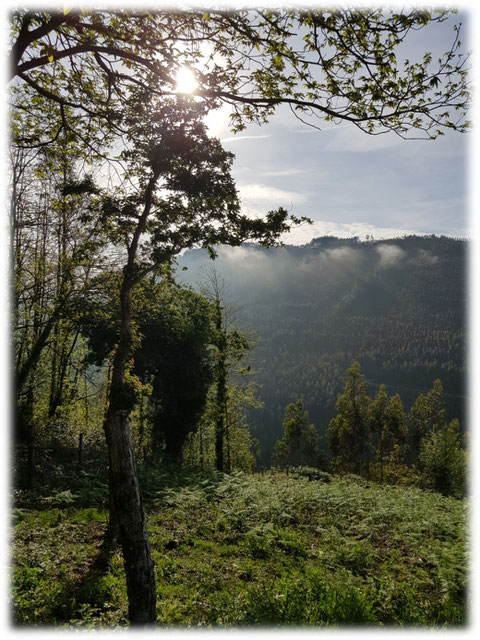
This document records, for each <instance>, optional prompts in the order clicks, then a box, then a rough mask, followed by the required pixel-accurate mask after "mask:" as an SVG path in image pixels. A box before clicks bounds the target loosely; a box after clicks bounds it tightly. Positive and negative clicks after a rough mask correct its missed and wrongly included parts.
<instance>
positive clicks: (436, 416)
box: [407, 379, 446, 460]
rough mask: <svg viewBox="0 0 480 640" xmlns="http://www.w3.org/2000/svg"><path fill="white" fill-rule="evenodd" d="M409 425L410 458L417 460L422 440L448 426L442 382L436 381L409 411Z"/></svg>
mask: <svg viewBox="0 0 480 640" xmlns="http://www.w3.org/2000/svg"><path fill="white" fill-rule="evenodd" d="M407 425H408V434H409V444H410V447H409V448H410V456H411V457H412V459H413V460H416V458H417V456H418V454H419V453H420V448H421V441H422V439H423V438H428V437H429V436H430V435H431V434H432V433H434V432H436V431H439V430H440V429H442V428H444V427H445V426H446V411H445V406H444V400H443V387H442V383H441V382H440V380H438V379H437V380H435V381H434V383H433V386H432V388H431V389H430V390H429V391H428V392H427V393H426V394H425V395H424V394H420V395H419V396H418V397H417V399H416V400H415V402H414V403H413V405H412V407H411V409H410V411H409V414H408V417H407Z"/></svg>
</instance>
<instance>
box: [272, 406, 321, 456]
mask: <svg viewBox="0 0 480 640" xmlns="http://www.w3.org/2000/svg"><path fill="white" fill-rule="evenodd" d="M282 426H283V436H282V438H281V439H280V440H278V441H277V443H276V445H275V448H274V451H273V459H274V461H275V462H276V463H278V464H279V465H280V466H281V467H283V468H285V467H286V466H287V465H288V464H291V465H294V466H297V467H298V466H300V465H301V464H307V465H314V464H315V463H316V462H317V460H316V459H317V456H318V443H317V432H316V430H315V426H314V425H313V424H312V423H311V422H309V419H308V411H306V410H305V409H304V407H303V402H302V400H300V399H299V400H297V401H296V402H291V403H290V404H288V405H287V406H286V408H285V416H284V419H283V423H282Z"/></svg>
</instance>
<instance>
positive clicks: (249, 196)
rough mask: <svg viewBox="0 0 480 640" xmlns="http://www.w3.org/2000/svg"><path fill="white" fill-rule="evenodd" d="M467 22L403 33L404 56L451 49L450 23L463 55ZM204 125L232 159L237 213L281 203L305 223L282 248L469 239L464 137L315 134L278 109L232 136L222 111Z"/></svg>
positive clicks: (331, 129)
mask: <svg viewBox="0 0 480 640" xmlns="http://www.w3.org/2000/svg"><path fill="white" fill-rule="evenodd" d="M469 17H470V14H469V12H468V11H465V10H462V11H461V12H460V14H459V15H457V16H455V17H454V18H453V19H452V20H451V21H449V22H448V23H443V24H436V25H432V26H431V27H429V28H427V29H424V30H421V31H419V32H417V33H414V34H412V37H411V39H410V42H409V43H405V45H404V53H405V56H404V57H405V58H409V59H410V60H412V59H413V56H414V55H415V54H417V55H418V54H420V56H419V57H421V56H423V53H425V52H427V51H430V52H432V53H433V54H434V59H435V53H438V54H441V53H443V52H444V51H446V50H448V48H449V46H450V45H451V43H452V42H453V37H454V32H453V24H454V23H458V22H462V25H463V26H462V31H464V33H463V37H462V42H463V43H464V44H465V45H466V46H465V49H466V48H467V47H468V23H469ZM315 123H316V124H318V121H317V120H316V121H315ZM208 124H209V128H210V132H211V134H212V135H215V136H216V137H219V138H220V139H221V140H222V143H223V145H224V147H225V148H226V149H228V150H229V151H231V152H233V153H234V154H235V156H236V159H235V162H234V168H233V175H234V177H235V179H236V182H237V188H238V190H239V192H240V195H241V199H242V204H243V208H244V211H245V212H247V213H248V214H250V215H262V214H264V213H265V212H266V211H268V210H270V209H275V208H277V207H279V206H283V207H285V208H286V209H288V210H289V211H291V213H292V214H294V215H296V216H307V217H309V218H310V219H311V220H313V222H314V223H313V225H308V224H303V225H301V227H299V228H297V229H295V230H293V231H292V232H290V234H288V235H287V236H285V237H284V240H285V241H287V242H288V243H290V244H302V243H304V242H308V241H309V240H310V239H311V238H312V237H315V236H319V235H325V234H329V235H338V236H340V237H347V236H352V235H358V236H360V237H365V236H366V235H367V234H368V235H373V237H375V238H385V237H397V236H401V235H404V234H406V233H419V234H420V233H426V234H431V233H434V234H437V235H442V234H445V235H449V236H458V237H469V236H470V228H469V181H468V174H469V159H470V137H471V136H470V134H460V133H456V132H449V133H447V134H446V135H445V136H444V137H440V138H437V139H436V140H407V141H405V140H402V139H401V138H400V137H398V136H397V135H395V134H393V133H392V134H385V135H381V136H369V135H368V134H366V133H364V132H362V131H360V130H359V129H357V128H356V127H355V126H353V125H351V124H340V125H334V124H332V123H325V126H324V127H323V125H322V129H323V130H322V131H317V130H316V129H314V128H311V127H307V126H305V124H303V123H302V122H300V121H298V120H297V119H296V118H295V117H294V116H293V114H292V113H291V111H290V109H289V108H288V107H284V108H280V109H278V110H277V112H276V114H275V115H274V116H273V117H272V119H271V121H270V122H269V124H267V125H262V126H258V125H248V126H247V128H246V129H245V130H244V131H242V132H240V133H238V134H236V135H233V134H232V133H231V131H230V130H229V128H228V108H224V109H222V110H220V111H216V112H212V113H211V114H210V116H209V117H208Z"/></svg>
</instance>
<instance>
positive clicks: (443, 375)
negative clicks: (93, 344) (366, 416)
mask: <svg viewBox="0 0 480 640" xmlns="http://www.w3.org/2000/svg"><path fill="white" fill-rule="evenodd" d="M467 248H468V242H467V241H465V240H457V239H453V238H447V237H444V236H442V237H436V236H409V237H405V238H397V239H391V240H379V241H375V240H373V239H369V240H367V241H364V242H361V241H359V240H358V238H351V239H339V238H335V237H330V236H326V237H322V238H316V239H314V240H312V241H311V242H310V243H309V244H308V245H304V246H301V247H298V246H284V247H276V248H270V249H263V248H261V247H259V246H256V245H247V246H242V247H220V248H219V249H218V256H217V258H216V259H215V261H214V265H215V269H216V271H217V274H218V277H219V278H220V279H221V280H223V282H224V285H225V291H226V293H225V301H226V302H227V303H230V304H231V305H232V306H233V308H235V309H236V311H235V312H234V315H235V318H236V322H237V323H238V326H239V328H241V329H242V330H251V331H253V332H254V333H255V334H256V335H257V336H258V340H259V343H258V345H257V346H256V347H255V349H254V350H253V353H252V360H253V366H252V370H253V371H254V374H253V375H252V376H251V379H253V380H254V381H255V382H256V383H257V384H258V391H257V393H258V396H259V397H260V398H261V400H262V401H263V402H264V407H263V409H260V410H258V409H257V410H255V411H252V412H251V415H250V420H251V422H252V433H253V434H254V435H255V436H256V437H257V438H258V439H259V440H260V444H261V448H260V458H261V460H262V462H263V463H264V464H269V463H270V455H271V450H272V447H273V445H274V443H275V441H276V440H277V439H278V437H279V436H280V435H281V423H282V416H283V412H284V409H285V406H286V404H288V403H289V402H294V401H295V400H296V399H298V398H302V400H303V401H304V404H305V407H306V409H307V410H308V412H309V415H310V419H311V420H312V422H313V423H314V424H315V427H316V429H317V431H318V433H319V434H320V436H321V437H322V438H323V437H324V435H325V430H326V426H327V424H328V421H329V420H330V419H331V418H332V416H333V415H334V414H335V402H336V399H337V396H338V394H339V393H340V392H341V391H342V390H343V384H344V374H345V371H346V369H347V367H348V366H349V364H350V363H351V362H352V360H357V361H358V362H359V363H360V366H361V368H362V372H363V373H364V375H365V377H366V381H367V387H368V390H369V392H370V393H371V394H374V393H376V391H377V390H378V387H379V385H380V384H381V383H385V384H386V387H387V390H388V393H389V394H390V393H391V394H394V393H396V392H398V393H399V394H400V395H401V398H402V401H403V403H404V406H405V409H408V408H409V407H410V406H411V405H412V403H413V402H414V400H415V398H416V397H417V396H418V394H419V393H425V392H426V391H427V390H428V389H429V388H430V387H431V386H432V383H433V381H434V380H435V379H437V378H439V379H440V380H441V382H442V384H443V388H444V393H445V401H446V408H447V413H448V416H449V417H450V418H453V417H459V418H460V422H461V426H462V428H464V427H465V424H464V423H465V400H466V362H465V358H466V335H465V330H466V302H467V301H466V264H467V263H466V261H467ZM178 264H179V268H178V270H177V277H178V278H179V279H181V280H182V281H184V282H185V283H187V284H190V285H191V286H193V287H194V288H200V287H201V286H203V285H204V284H205V282H206V279H208V278H207V274H208V271H209V269H210V268H211V266H212V262H211V260H210V259H209V257H208V254H207V252H206V251H204V250H194V251H189V252H187V253H185V254H184V255H183V256H182V257H181V258H180V259H179V262H178ZM185 267H186V268H187V269H186V270H184V268H185ZM325 446H326V445H325Z"/></svg>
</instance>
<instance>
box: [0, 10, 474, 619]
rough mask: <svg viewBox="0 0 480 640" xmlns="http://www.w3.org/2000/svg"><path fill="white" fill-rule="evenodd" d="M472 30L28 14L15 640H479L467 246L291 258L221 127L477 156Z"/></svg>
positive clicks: (19, 158)
mask: <svg viewBox="0 0 480 640" xmlns="http://www.w3.org/2000/svg"><path fill="white" fill-rule="evenodd" d="M454 14H455V12H453V13H452V12H450V11H443V10H438V11H432V12H429V11H426V10H415V9H411V10H410V9H408V10H402V11H398V12H397V11H396V10H388V11H383V10H381V9H371V10H370V9H369V10H361V11H360V10H353V9H338V10H328V11H325V10H320V9H318V10H316V9H308V10H307V9H291V10H266V9H255V10H238V11H237V10H235V11H224V10H219V9H207V10H204V9H196V8H190V9H185V10H178V11H173V10H166V9H165V10H163V9H162V10H154V11H147V10H143V9H141V10H138V11H133V10H127V9H112V10H96V9H73V8H71V7H65V8H64V9H63V10H56V9H46V10H37V9H35V10H31V9H25V8H22V9H15V10H13V11H12V12H11V14H10V16H9V18H10V25H9V28H10V31H9V50H8V53H9V70H10V73H9V87H8V107H9V129H10V130H9V148H8V160H9V191H8V196H9V205H10V209H9V211H10V247H9V249H10V267H11V274H10V278H9V286H10V309H11V314H10V338H11V362H10V367H11V375H12V380H13V389H14V394H13V407H12V415H13V420H12V425H11V436H12V437H11V451H10V460H11V487H10V493H11V496H10V505H11V535H10V540H9V544H10V556H11V567H10V569H11V570H10V602H11V623H12V624H13V625H14V626H15V627H17V628H23V629H24V628H25V627H29V626H35V627H42V626H54V627H59V628H70V629H71V628H77V627H94V628H99V627H105V626H106V627H128V626H132V627H141V628H147V629H152V628H155V627H167V628H172V627H175V628H176V627H198V626H204V627H219V626H223V627H245V626H246V625H263V626H265V625H274V626H288V625H291V626H312V625H323V626H334V627H338V626H344V625H352V624H355V625H358V624H363V625H376V626H379V625H380V626H382V625H398V626H406V625H411V626H419V625H421V626H425V627H428V628H441V627H445V626H459V625H464V624H465V623H466V622H467V620H468V605H469V591H468V583H467V576H468V571H467V570H468V566H467V557H468V548H467V533H468V532H467V518H466V512H467V507H468V486H467V485H468V483H467V440H468V428H467V424H466V413H465V407H464V404H465V403H464V400H465V396H466V395H467V394H466V392H465V389H466V359H465V344H466V326H465V318H466V287H465V282H466V275H465V270H466V266H465V265H466V252H467V246H468V243H467V242H466V241H460V240H455V239H452V238H446V237H443V236H442V237H436V236H428V237H421V236H409V237H404V238H402V239H394V240H389V241H375V240H374V239H370V240H368V241H367V242H360V241H359V239H358V238H351V239H344V240H342V239H338V238H334V237H323V238H316V239H314V240H312V242H311V243H310V244H309V245H305V246H303V247H289V246H285V247H284V246H279V245H280V238H281V236H282V234H284V233H286V232H287V231H288V230H289V229H291V228H292V227H293V226H296V225H298V224H301V223H308V222H309V220H308V219H305V218H303V217H298V216H296V215H295V214H294V213H292V212H291V211H290V210H287V209H286V208H284V207H283V206H277V207H276V208H272V209H270V210H265V211H264V212H263V214H262V215H258V216H257V215H252V213H251V212H250V211H248V210H245V209H244V207H243V205H242V202H241V199H240V196H239V191H238V189H237V186H236V183H235V179H234V177H233V163H234V155H233V154H232V153H231V152H229V151H226V150H225V149H224V147H223V145H222V142H221V141H220V140H219V139H218V138H215V137H213V136H212V135H211V134H210V131H209V128H208V126H207V124H206V120H205V119H206V116H207V115H208V114H210V113H212V112H215V110H216V109H219V108H220V107H221V106H222V105H229V107H230V109H231V112H230V127H231V131H232V134H234V135H235V134H237V133H239V132H241V131H243V130H244V129H248V126H249V125H251V124H262V123H263V124H265V123H267V122H268V121H269V120H271V119H273V118H274V117H275V111H276V109H277V107H280V106H282V105H283V106H288V107H289V108H290V110H291V111H292V117H297V118H298V119H300V121H301V122H302V123H304V122H305V121H306V122H307V124H308V125H309V126H313V127H315V126H317V122H318V121H319V120H323V121H325V122H327V123H332V124H333V125H337V124H339V123H342V122H348V123H350V124H351V125H352V126H356V127H357V128H358V129H359V130H360V131H361V132H363V134H364V135H366V136H368V135H374V134H378V133H386V132H391V133H394V134H397V135H399V136H400V137H402V138H405V137H408V134H409V133H412V135H414V136H420V137H425V138H426V139H428V140H431V141H434V140H435V138H437V137H438V136H440V135H444V131H449V132H451V133H455V134H458V135H460V134H462V133H465V132H466V131H467V130H468V128H469V123H468V120H467V111H468V104H469V77H468V56H465V54H464V53H463V50H462V48H461V41H460V27H459V26H458V27H457V26H456V27H455V29H454V30H453V31H452V40H451V42H449V43H448V44H447V48H448V50H447V51H446V53H445V54H444V56H443V57H442V58H440V59H438V60H433V59H432V56H431V55H430V54H428V53H425V54H424V55H423V56H420V57H419V58H418V59H415V60H411V61H410V60H405V61H402V62H401V61H400V59H398V60H397V57H396V55H395V53H396V51H397V49H398V48H399V47H401V45H402V44H403V43H404V41H405V40H406V39H408V38H409V37H412V38H415V36H416V35H417V33H418V32H420V33H421V31H422V29H424V28H426V27H429V28H435V27H436V26H437V25H438V24H440V23H441V22H443V21H445V20H448V19H454V18H455V15H454ZM300 36H301V37H300ZM400 71H401V72H400ZM182 78H183V80H182ZM280 204H281V203H278V205H280ZM276 205H277V203H273V205H272V206H273V207H275V206H276Z"/></svg>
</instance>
